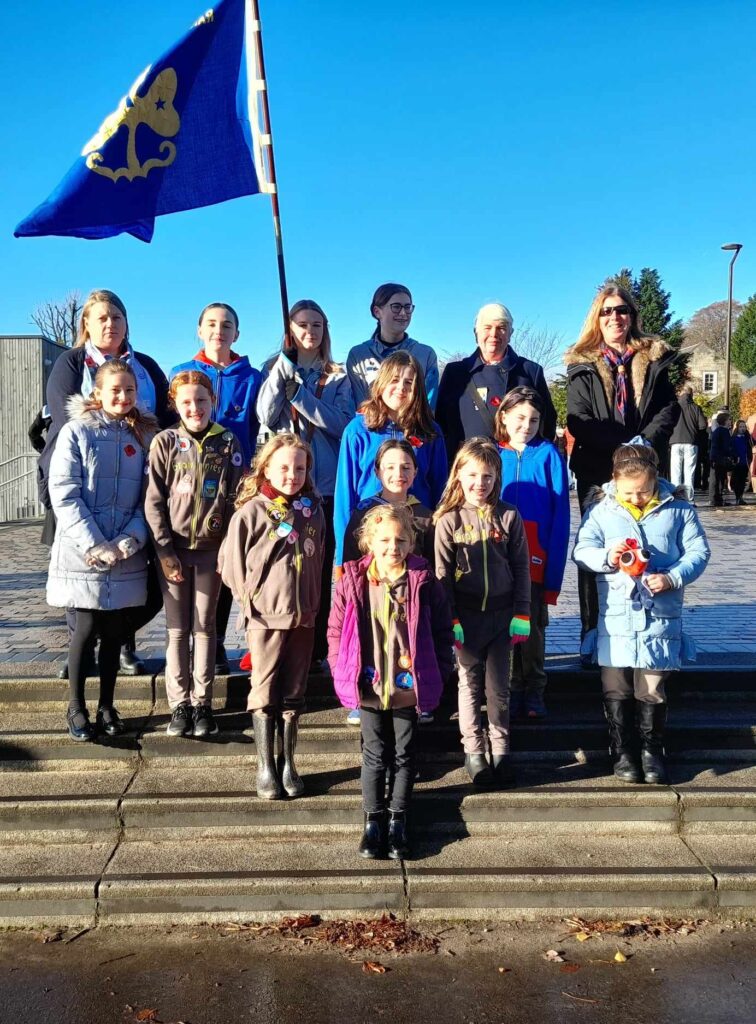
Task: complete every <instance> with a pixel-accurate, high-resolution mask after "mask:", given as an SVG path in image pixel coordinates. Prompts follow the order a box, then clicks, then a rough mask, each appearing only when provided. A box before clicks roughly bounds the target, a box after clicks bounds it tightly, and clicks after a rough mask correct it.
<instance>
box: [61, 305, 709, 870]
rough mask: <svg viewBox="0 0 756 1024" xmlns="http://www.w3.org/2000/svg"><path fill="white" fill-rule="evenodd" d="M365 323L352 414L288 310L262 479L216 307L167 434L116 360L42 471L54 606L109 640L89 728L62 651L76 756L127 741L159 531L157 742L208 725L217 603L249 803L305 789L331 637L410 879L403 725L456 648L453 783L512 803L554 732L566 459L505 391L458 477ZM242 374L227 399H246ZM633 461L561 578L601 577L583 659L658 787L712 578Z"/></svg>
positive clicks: (432, 705)
mask: <svg viewBox="0 0 756 1024" xmlns="http://www.w3.org/2000/svg"><path fill="white" fill-rule="evenodd" d="M391 287H392V288H393V287H398V286H391ZM404 298H407V299H408V302H405V301H403V300H404ZM384 305H385V307H386V309H387V311H388V312H387V313H386V317H387V318H388V316H389V315H390V316H391V317H393V318H394V319H399V320H401V319H402V318H404V320H405V322H406V320H407V319H408V316H409V315H410V314H411V308H408V307H411V299H410V298H409V294H408V293H406V292H402V291H400V292H398V293H397V292H396V291H393V292H391V293H390V294H389V295H388V296H386V297H385V302H384ZM395 306H396V307H397V308H396V310H395V309H394V308H393V307H395ZM377 313H381V315H383V314H384V310H383V308H382V307H380V308H379V307H375V308H374V315H376V319H377V320H378V323H379V328H378V337H374V338H373V339H371V342H369V343H366V344H367V346H368V348H369V349H370V352H372V353H373V354H372V355H370V354H369V353H368V355H365V357H364V358H362V360H361V362H357V363H354V364H353V366H352V372H358V371H357V370H356V369H355V367H358V366H360V365H362V366H363V367H364V364H366V363H367V362H368V361H369V359H375V360H377V359H378V355H376V352H375V347H376V346H382V347H383V348H384V349H388V353H386V352H384V353H382V356H383V358H382V361H381V362H380V363H379V365H378V366H377V370H376V372H375V373H374V374H372V381H371V383H370V385H369V389H368V392H367V398H366V400H365V401H364V402H363V403H362V404H361V405H360V407H359V411H358V413H357V414H356V415H354V406H353V397H352V392H351V387H350V383H349V377H348V376H347V375H346V374H345V373H344V372H343V371H342V370H341V369H340V368H339V367H338V366H337V365H336V364H334V363H333V361H332V357H331V350H330V337H329V335H328V325H327V321H326V319H325V316H324V314H323V311H322V310H321V309H320V307H319V306H318V305H317V304H316V303H314V302H310V301H305V302H302V303H297V305H296V306H295V307H294V308H293V310H292V318H291V327H290V330H291V336H290V338H289V339H287V341H286V342H285V345H284V348H283V350H282V351H281V352H280V353H279V354H278V355H277V356H276V357H275V358H273V359H272V360H270V361H269V362H268V364H267V365H266V366H265V368H264V379H263V383H262V386H261V387H260V389H259V393H258V394H257V395H256V403H255V410H256V415H257V416H259V419H260V422H261V424H262V426H263V427H267V429H268V430H269V431H270V432H271V436H270V437H269V439H268V440H267V441H265V442H264V443H263V444H262V447H261V448H259V450H258V451H257V454H256V455H255V457H254V460H253V462H252V465H251V467H250V464H249V455H250V454H251V437H252V435H251V429H252V428H251V425H250V424H251V417H252V415H253V412H252V410H251V408H250V406H249V404H248V405H247V408H246V415H241V414H242V411H243V410H242V408H240V407H238V406H239V392H238V391H234V390H233V387H231V388H229V389H228V391H227V392H224V389H223V385H222V381H223V380H224V378H226V377H227V376H228V371H229V370H232V369H233V368H234V367H235V366H236V364H237V363H238V362H239V361H240V357H238V356H237V355H236V354H235V353H234V352H233V351H232V349H231V345H232V344H233V341H234V340H235V339H236V337H237V336H238V318H237V317H236V314H235V313H234V311H233V310H232V309H231V307H229V306H227V305H225V304H222V303H214V304H212V305H211V306H209V307H206V309H205V310H203V313H202V315H201V316H200V324H199V328H200V332H199V333H200V337H201V339H202V340H203V343H204V348H203V350H202V352H200V353H199V354H198V356H197V357H196V358H195V359H194V360H193V361H192V362H191V363H190V364H182V365H180V366H179V367H177V368H175V370H174V373H173V374H172V380H171V384H170V391H169V397H170V402H171V405H172V408H173V410H174V412H175V415H176V417H177V418H178V421H179V422H178V423H177V424H176V425H175V426H171V427H168V428H167V429H164V430H162V431H160V432H158V424H157V423H156V421H155V420H154V418H151V417H149V416H148V415H146V414H144V413H142V412H140V411H139V410H138V408H137V395H138V387H137V379H136V375H135V373H134V369H133V366H132V365H131V364H130V363H129V362H128V361H124V360H123V359H119V358H110V359H105V360H104V361H103V362H102V363H101V364H100V365H99V367H98V368H97V370H96V373H95V375H94V381H93V388H92V391H91V394H90V395H89V396H88V397H85V398H82V399H81V400H80V401H79V404H78V406H77V408H76V409H72V410H71V417H72V418H71V419H70V420H69V422H68V423H67V424H66V425H65V426H64V427H63V429H62V430H61V431H60V435H59V437H58V441H57V445H56V448H55V451H54V452H53V454H52V459H51V467H50V494H51V498H52V505H53V509H54V512H55V515H56V519H57V531H56V536H55V544H54V547H53V552H52V558H51V567H50V582H49V585H48V600H49V601H50V603H51V604H55V605H62V606H64V607H68V608H75V609H76V614H77V632H76V635H75V637H74V640H76V642H77V643H78V644H79V645H80V644H81V643H82V642H84V641H85V640H91V638H92V637H93V636H94V635H98V636H99V638H100V655H99V664H100V685H101V689H100V701H99V707H98V713H97V722H96V724H95V725H94V726H93V725H91V724H90V722H89V718H88V714H87V710H86V705H85V703H84V686H83V677H82V674H81V672H80V671H79V670H78V664H79V663H78V661H77V657H78V655H77V653H76V650H75V648H74V645H73V643H72V649H71V659H70V661H71V667H72V672H71V676H70V681H71V700H70V704H69V711H68V725H69V731H70V733H71V736H72V737H73V738H75V739H79V740H89V739H92V738H93V737H94V736H95V734H96V732H97V730H98V729H101V730H102V731H104V732H105V733H106V734H107V735H111V736H112V735H117V734H118V733H119V732H121V731H123V728H124V726H123V722H122V721H121V719H120V717H119V715H118V712H117V711H116V709H115V707H114V705H113V690H114V685H115V675H116V671H117V666H118V654H117V651H118V645H119V643H120V626H119V615H118V610H119V609H123V608H126V607H130V606H133V605H139V604H140V602H143V601H144V598H145V594H146V568H145V562H146V558H145V550H146V547H147V544H148V535H149V537H150V538H151V545H152V546H153V547H154V552H155V555H156V558H157V562H158V564H159V567H160V588H161V591H162V595H163V600H164V605H165V610H166V621H167V630H168V645H167V664H166V689H167V696H168V701H169V704H170V707H171V712H172V714H171V720H170V722H169V724H168V727H167V728H168V732H169V734H171V735H187V736H188V735H193V736H195V737H200V738H202V737H207V736H210V735H213V734H214V733H215V732H217V729H218V727H217V724H216V722H215V720H214V718H213V714H212V684H213V677H214V674H215V669H216V660H217V647H216V640H217V637H216V629H217V625H216V624H217V617H218V616H217V615H216V609H217V608H218V607H219V606H220V604H219V593H220V592H221V587H222V585H225V586H226V587H227V588H228V591H229V593H230V594H232V595H233V597H234V598H236V600H237V602H238V604H239V606H240V609H241V616H242V618H243V621H244V626H245V632H246V639H247V644H248V646H249V658H250V661H251V687H250V693H249V698H248V710H249V711H250V712H251V714H252V722H253V726H254V735H255V744H256V751H257V762H258V764H257V780H256V787H257V793H258V796H259V797H261V798H264V799H280V798H282V797H283V796H284V795H286V796H289V797H297V796H299V795H301V794H302V792H303V791H304V785H303V782H302V779H301V777H300V776H299V774H298V772H297V769H296V764H295V752H296V746H297V731H298V720H299V717H300V715H301V713H302V710H303V708H304V701H305V692H306V685H307V677H308V673H309V671H310V669H311V664H312V661H313V657H314V656H315V655H317V654H318V653H319V648H318V643H319V642H320V636H322V637H323V641H322V643H323V646H322V647H321V648H320V650H323V651H325V650H327V655H328V661H329V664H330V668H331V673H332V676H333V680H334V686H335V690H336V694H337V696H338V698H339V700H340V701H341V703H342V704H343V705H344V706H345V707H346V708H348V709H350V712H351V713H353V716H354V718H356V720H357V722H359V725H360V729H361V736H362V750H363V767H362V790H363V804H364V811H365V817H366V820H365V831H364V834H363V837H362V841H361V844H360V853H361V855H363V856H365V857H380V856H385V855H388V856H389V857H392V858H401V857H404V856H406V855H407V853H408V842H407V830H406V814H407V809H408V805H409V800H410V796H411V792H412V786H413V783H414V778H415V750H416V743H417V725H418V721H419V720H422V716H425V717H426V718H427V717H428V716H431V715H432V713H433V712H434V710H435V709H436V708H437V706H438V704H439V702H440V699H441V695H442V692H443V688H444V686H445V684H446V683H447V681H448V680H449V678H450V676H451V674H452V671H453V666H454V660H455V657H454V655H455V653H456V665H457V671H458V676H459V727H460V731H461V734H462V745H463V748H464V752H465V766H466V769H467V772H468V774H469V776H470V778H471V780H472V781H473V783H474V784H475V785H476V786H481V787H486V788H490V787H494V786H498V787H506V786H512V785H513V784H514V781H515V776H514V770H513V766H512V762H511V756H510V717H511V716H512V714H513V713H514V715H527V716H528V717H533V718H538V717H542V716H543V715H544V714H545V705H544V702H543V690H544V686H545V672H544V668H543V664H544V627H545V624H546V622H547V609H548V606H549V605H553V604H555V603H556V600H557V597H558V595H559V591H560V588H561V583H562V577H563V573H564V566H565V561H566V557H567V547H568V539H569V488H568V483H567V472H566V466H565V464H564V462H563V460H562V458H561V456H560V455H559V453H558V452H557V450H556V449H555V448H554V446H553V445H552V444H551V442H550V441H547V440H545V439H544V438H543V437H542V436H541V435H540V432H539V428H540V424H541V417H542V415H543V404H542V400H541V398H540V396H539V394H538V393H537V392H536V391H534V390H533V389H532V388H529V387H518V388H515V389H513V390H512V391H511V392H509V393H508V394H507V395H506V396H505V398H504V400H503V401H502V402H501V404H500V406H499V407H498V409H497V412H496V417H495V437H494V438H472V439H470V440H468V441H466V442H464V444H463V445H462V446H461V447H460V449H459V451H458V452H457V453H456V454H455V455H454V458H453V462H452V466H451V471H450V472H449V471H448V469H447V467H448V462H447V453H446V451H445V448H444V441H443V437H442V436H441V432H440V430H439V428H438V426H437V424H436V423H435V421H434V419H433V414H432V412H431V408H430V404H429V401H428V397H427V390H426V385H425V378H424V372H423V366H422V364H421V363H420V361H419V360H418V357H417V355H416V353H413V352H412V351H408V350H407V347H406V346H405V347H401V342H400V343H399V344H398V345H396V346H395V347H394V349H393V350H392V349H391V346H390V345H386V344H385V338H383V336H382V334H381V333H380V331H381V330H382V328H383V324H382V321H381V319H380V317H379V316H378V315H377ZM405 340H406V341H411V339H408V338H406V334H405ZM371 346H372V347H371ZM412 346H415V347H417V348H419V347H420V346H418V343H416V342H412ZM361 347H365V346H361ZM351 355H352V354H351V353H350V356H351ZM206 370H210V371H211V372H212V373H213V374H214V375H215V379H213V377H211V375H210V373H208V372H206ZM250 376H251V375H250V374H249V373H246V374H245V375H244V380H246V383H245V384H243V385H242V387H246V388H247V389H248V392H247V398H248V402H249V401H251V392H252V390H253V389H254V381H251V380H250ZM240 379H241V378H240ZM224 417H227V419H226V420H225V422H224ZM245 438H246V444H245ZM247 445H249V447H247ZM626 448H627V451H628V452H629V453H630V454H622V453H623V452H624V451H625V449H624V448H623V449H620V452H619V454H618V456H617V457H616V458H615V465H614V490H613V491H612V489H611V487H610V488H609V491H608V493H607V494H606V495H603V496H601V500H600V503H599V504H597V505H596V506H594V508H593V509H592V510H591V511H589V512H588V513H587V514H586V517H585V519H584V522H583V524H582V526H581V528H580V531H579V533H578V540H577V545H576V549H575V558H576V560H577V561H578V563H579V564H580V565H581V566H582V567H583V568H585V569H587V570H588V571H591V572H594V573H596V574H598V576H599V599H600V602H601V619H600V625H599V630H598V637H597V650H598V658H599V662H600V664H601V665H602V666H605V667H604V668H603V669H602V681H603V684H604V693H605V708H606V709H607V717H608V718H609V722H610V732H611V735H612V742H613V749H614V751H615V754H616V765H615V772H616V774H617V775H618V777H620V778H625V779H627V778H629V777H630V776H632V777H634V778H636V779H639V778H640V777H641V774H643V776H644V777H645V780H646V781H648V782H651V781H660V780H661V779H663V777H664V771H663V763H662V762H661V759H660V754H661V749H660V742H659V737H660V736H661V734H662V729H663V715H662V713H661V712H660V711H659V710H658V708H659V707H663V706H664V679H665V678H666V673H667V672H668V671H669V670H671V669H673V668H675V667H679V663H680V657H681V648H682V646H683V638H682V634H681V629H680V606H681V602H682V598H681V589H682V587H683V586H684V585H685V584H687V583H688V582H690V581H691V580H692V579H694V578H695V577H696V576H697V575H698V574H699V573H700V572H701V571H702V570H703V567H704V566H705V563H706V560H707V558H708V548H707V547H706V542H705V538H704V537H703V533H702V531H701V528H700V525H699V524H698V521H697V519H696V515H695V510H694V509H692V507H691V506H690V505H689V504H688V503H687V502H684V501H683V499H681V498H680V497H678V495H677V494H676V492H674V491H673V490H672V489H671V488H670V487H669V485H666V483H665V482H664V481H660V480H658V477H657V474H656V470H655V463H654V461H653V457H652V456H650V455H649V454H648V453H647V451H646V450H645V449H644V448H643V447H642V446H626ZM334 527H335V531H334ZM618 531H619V533H620V534H624V535H625V536H618ZM329 546H330V550H333V552H334V555H333V558H334V563H335V570H336V571H335V573H334V577H335V579H336V581H337V582H336V587H335V592H334V594H333V607H332V608H331V607H330V602H331V561H330V555H329V553H328V552H329ZM647 548H648V549H649V552H650V553H649V558H650V562H647V572H646V573H645V574H644V575H643V576H638V577H637V578H632V591H631V590H630V589H629V588H628V585H627V580H630V579H631V577H630V576H628V575H625V574H619V573H618V567H619V566H620V564H622V563H623V559H624V558H625V555H626V552H627V551H628V550H632V551H635V550H636V549H639V550H643V551H645V550H646V549H647ZM652 570H653V571H652ZM623 601H624V604H623ZM228 603H229V606H230V601H229V602H228ZM636 606H637V607H636ZM324 609H326V611H325V612H324ZM329 609H330V610H329ZM638 609H641V610H642V612H643V616H645V618H643V616H641V615H640V614H639V613H638ZM623 614H624V618H622V616H623ZM79 621H81V628H79V625H78V623H79ZM321 631H322V633H321ZM644 631H645V632H644ZM326 634H327V635H326ZM114 651H115V654H114V653H113V652H114ZM618 652H619V653H618ZM662 654H663V657H662ZM618 658H619V662H618ZM510 661H512V663H513V665H514V674H513V686H512V690H513V693H512V697H511V699H510ZM662 661H663V662H664V663H663V664H661V662H662ZM657 663H658V664H657ZM634 701H637V702H638V703H639V705H640V706H641V710H642V706H643V705H644V704H647V705H649V706H651V707H652V708H653V709H654V710H653V712H649V713H648V714H646V715H645V717H644V714H643V713H641V714H640V723H641V724H640V735H641V740H642V755H641V756H642V760H641V762H640V764H638V763H637V760H634V759H635V758H636V752H635V748H634V746H633V742H632V740H633V735H634V734H633V726H632V723H631V720H630V719H631V717H632V716H630V711H629V705H630V704H633V707H634V706H635V705H634V703H633V702H634ZM484 704H485V705H486V707H487V717H488V729H487V732H486V730H485V729H484V724H483V718H482V708H483V705H484ZM618 704H621V705H622V709H621V712H620V711H618V710H617V705H618ZM355 713H356V714H355ZM277 730H278V731H280V734H281V742H282V757H281V758H280V759H279V757H278V756H277V749H278V747H277V741H276V732H277Z"/></svg>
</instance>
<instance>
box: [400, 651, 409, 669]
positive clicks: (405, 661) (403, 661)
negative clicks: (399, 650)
mask: <svg viewBox="0 0 756 1024" xmlns="http://www.w3.org/2000/svg"><path fill="white" fill-rule="evenodd" d="M398 664H399V668H403V669H405V670H406V669H408V668H412V658H410V656H409V654H400V655H399V661H398Z"/></svg>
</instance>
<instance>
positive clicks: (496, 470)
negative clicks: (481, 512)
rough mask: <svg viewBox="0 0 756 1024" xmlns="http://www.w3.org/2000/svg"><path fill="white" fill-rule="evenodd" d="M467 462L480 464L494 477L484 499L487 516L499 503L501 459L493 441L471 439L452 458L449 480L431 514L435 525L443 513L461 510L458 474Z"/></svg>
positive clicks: (486, 438)
mask: <svg viewBox="0 0 756 1024" xmlns="http://www.w3.org/2000/svg"><path fill="white" fill-rule="evenodd" d="M468 462H482V463H483V465H484V466H486V468H487V469H490V470H491V472H492V473H493V476H494V485H493V487H492V488H491V493H490V494H489V495H488V497H487V498H486V503H485V508H486V512H487V514H488V515H490V514H491V512H492V511H493V509H495V508H496V505H497V504H498V502H499V498H500V495H501V457H500V456H499V451H498V449H497V447H496V445H495V444H494V443H493V441H491V440H490V438H488V437H471V438H470V440H469V441H465V443H464V444H463V445H462V447H461V448H460V449H459V451H458V452H457V454H456V455H455V456H454V462H453V463H452V468H451V472H450V473H449V479H448V480H447V482H446V487H445V488H444V493H443V494H442V495H441V501H439V503H438V508H437V509H436V511H435V512H434V513H433V522H434V523H437V522H438V521H439V519H440V518H441V516H442V515H444V513H445V512H452V511H453V510H454V509H456V508H461V507H462V506H463V505H464V503H465V495H464V492H463V490H462V484H461V483H460V482H459V472H460V470H461V469H462V467H463V466H465V465H467V463H468Z"/></svg>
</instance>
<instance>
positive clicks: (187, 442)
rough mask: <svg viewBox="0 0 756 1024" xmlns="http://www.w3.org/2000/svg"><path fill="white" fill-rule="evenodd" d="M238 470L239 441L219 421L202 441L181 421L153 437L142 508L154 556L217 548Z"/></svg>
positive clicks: (232, 507) (211, 427)
mask: <svg viewBox="0 0 756 1024" xmlns="http://www.w3.org/2000/svg"><path fill="white" fill-rule="evenodd" d="M241 474H242V453H241V446H240V445H239V442H238V441H237V440H236V438H235V437H234V435H233V434H232V433H231V431H230V430H226V429H225V428H224V427H222V426H221V425H220V424H219V423H211V424H210V426H209V428H208V431H207V433H206V434H205V436H204V437H203V438H202V440H201V441H200V440H197V438H196V437H194V436H193V435H192V434H191V433H190V432H189V431H188V430H187V429H186V428H185V427H184V425H183V424H180V425H179V426H178V427H171V428H170V429H168V430H163V431H161V432H160V433H159V434H158V435H157V437H155V438H154V439H153V441H152V444H151V446H150V471H149V477H148V482H147V495H146V497H145V502H144V512H145V517H146V519H147V525H148V526H149V528H150V533H151V534H152V539H153V540H154V542H155V549H156V551H157V554H158V557H159V558H170V557H174V556H175V554H176V550H177V549H178V550H186V549H187V548H188V549H191V550H195V549H198V550H209V549H212V548H218V547H220V545H221V542H222V540H223V537H224V535H225V533H226V528H227V527H228V523H229V521H230V519H231V515H232V513H233V511H234V495H235V494H236V489H237V487H238V486H239V480H240V479H241Z"/></svg>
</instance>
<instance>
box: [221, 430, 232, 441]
mask: <svg viewBox="0 0 756 1024" xmlns="http://www.w3.org/2000/svg"><path fill="white" fill-rule="evenodd" d="M233 439H234V435H233V434H232V432H231V431H230V430H224V431H223V433H222V434H221V440H223V441H233Z"/></svg>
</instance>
